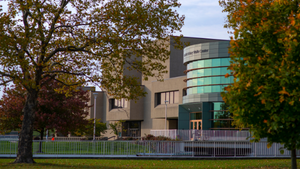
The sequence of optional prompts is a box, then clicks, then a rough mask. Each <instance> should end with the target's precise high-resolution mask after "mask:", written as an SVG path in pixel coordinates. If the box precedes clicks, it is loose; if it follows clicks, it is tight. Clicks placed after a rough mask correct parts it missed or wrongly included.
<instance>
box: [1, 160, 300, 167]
mask: <svg viewBox="0 0 300 169" xmlns="http://www.w3.org/2000/svg"><path fill="white" fill-rule="evenodd" d="M13 161H14V159H0V168H5V169H11V168H22V169H54V168H55V169H65V168H80V169H94V168H101V169H113V168H114V169H122V168H130V169H146V168H157V169H158V168H160V169H166V168H170V169H175V168H182V169H188V168H222V169H225V168H226V169H231V168H236V169H240V168H241V169H243V168H245V169H256V168H257V169H258V168H260V169H261V168H264V169H282V168H290V167H291V166H290V163H291V162H290V159H249V160H239V159H235V160H115V159H114V160H113V159H112V160H107V159H36V160H35V161H36V162H37V163H36V164H11V163H12V162H13ZM297 164H298V166H300V159H299V160H297Z"/></svg>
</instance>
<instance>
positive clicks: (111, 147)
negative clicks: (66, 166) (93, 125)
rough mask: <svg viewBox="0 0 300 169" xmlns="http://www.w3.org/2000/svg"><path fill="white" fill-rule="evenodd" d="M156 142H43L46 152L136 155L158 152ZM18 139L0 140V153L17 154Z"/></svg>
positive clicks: (36, 146)
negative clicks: (11, 140)
mask: <svg viewBox="0 0 300 169" xmlns="http://www.w3.org/2000/svg"><path fill="white" fill-rule="evenodd" d="M39 145H40V143H39V142H33V152H34V153H35V152H38V151H39ZM156 148H157V146H156V143H155V142H153V143H149V142H136V141H131V142H123V141H97V142H92V141H55V142H52V141H47V142H43V143H42V152H43V153H45V154H97V155H135V154H137V153H154V152H156ZM159 148H160V152H162V153H165V152H164V151H166V152H167V150H169V151H171V152H172V150H173V149H174V148H175V146H174V144H173V145H169V144H166V145H164V146H160V147H159ZM17 149H18V143H17V141H13V142H10V141H0V154H15V153H16V152H17Z"/></svg>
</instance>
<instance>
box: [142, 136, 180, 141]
mask: <svg viewBox="0 0 300 169" xmlns="http://www.w3.org/2000/svg"><path fill="white" fill-rule="evenodd" d="M142 140H156V141H177V140H174V139H171V138H169V137H165V136H157V137H155V136H153V135H152V134H148V135H145V137H142Z"/></svg>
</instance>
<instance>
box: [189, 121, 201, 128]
mask: <svg viewBox="0 0 300 169" xmlns="http://www.w3.org/2000/svg"><path fill="white" fill-rule="evenodd" d="M190 129H191V130H193V129H194V130H202V120H190Z"/></svg>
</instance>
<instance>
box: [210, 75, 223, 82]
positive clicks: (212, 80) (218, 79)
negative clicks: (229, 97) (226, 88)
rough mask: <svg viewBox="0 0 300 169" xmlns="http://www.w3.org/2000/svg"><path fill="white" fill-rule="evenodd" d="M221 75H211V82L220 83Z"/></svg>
mask: <svg viewBox="0 0 300 169" xmlns="http://www.w3.org/2000/svg"><path fill="white" fill-rule="evenodd" d="M221 77H222V76H217V77H212V78H211V84H220V79H221Z"/></svg>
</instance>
